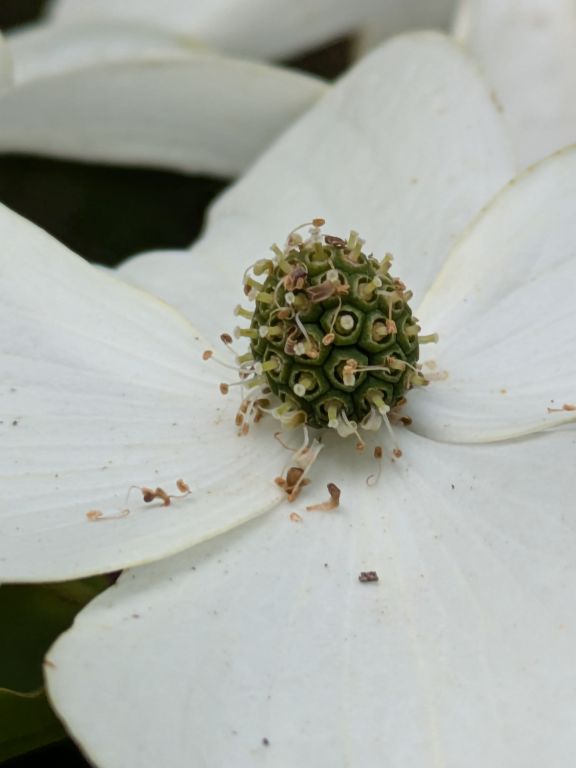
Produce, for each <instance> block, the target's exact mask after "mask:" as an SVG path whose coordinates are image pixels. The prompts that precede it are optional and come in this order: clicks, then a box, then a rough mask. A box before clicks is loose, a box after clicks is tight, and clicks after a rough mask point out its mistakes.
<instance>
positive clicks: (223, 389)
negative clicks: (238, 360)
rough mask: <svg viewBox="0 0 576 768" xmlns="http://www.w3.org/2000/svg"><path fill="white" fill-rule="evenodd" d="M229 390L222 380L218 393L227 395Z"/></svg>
mask: <svg viewBox="0 0 576 768" xmlns="http://www.w3.org/2000/svg"><path fill="white" fill-rule="evenodd" d="M229 391H230V387H229V385H228V384H225V383H224V382H222V384H220V394H221V395H227V394H228V392H229Z"/></svg>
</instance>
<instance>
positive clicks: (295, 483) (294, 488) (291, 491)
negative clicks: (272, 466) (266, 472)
mask: <svg viewBox="0 0 576 768" xmlns="http://www.w3.org/2000/svg"><path fill="white" fill-rule="evenodd" d="M303 475H304V470H303V469H302V467H290V469H289V470H288V471H287V472H286V480H285V481H284V484H283V485H282V484H281V483H279V482H278V479H277V480H276V483H277V485H280V486H281V487H282V488H284V490H285V491H286V494H287V497H288V501H294V499H296V497H297V496H298V494H299V493H300V490H301V489H302V488H303V487H304V486H305V485H308V484H309V482H310V480H308V478H306V477H303Z"/></svg>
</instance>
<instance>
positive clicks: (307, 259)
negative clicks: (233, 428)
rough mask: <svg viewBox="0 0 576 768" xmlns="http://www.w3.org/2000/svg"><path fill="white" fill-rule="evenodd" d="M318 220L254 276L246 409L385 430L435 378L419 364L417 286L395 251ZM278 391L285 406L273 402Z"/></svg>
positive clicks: (261, 263)
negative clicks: (404, 276)
mask: <svg viewBox="0 0 576 768" xmlns="http://www.w3.org/2000/svg"><path fill="white" fill-rule="evenodd" d="M323 225H324V220H323V219H314V221H313V222H311V225H302V226H303V227H305V226H310V229H309V231H308V237H307V238H304V237H303V236H302V235H301V234H299V230H300V229H302V227H298V228H297V229H296V230H293V231H292V232H291V233H290V235H289V236H288V238H287V241H286V245H285V247H284V249H280V248H279V247H278V246H276V245H275V246H273V247H272V252H273V254H274V257H273V258H270V259H260V260H258V261H257V262H256V263H255V264H253V265H252V267H250V268H249V269H248V270H247V271H246V273H245V275H244V293H245V295H246V296H247V297H248V298H249V299H250V300H251V301H253V302H254V304H255V307H254V310H253V311H250V310H247V309H244V308H242V307H237V308H236V314H237V315H240V316H242V317H245V318H247V319H249V320H250V325H249V327H248V328H237V329H236V336H237V337H238V338H239V337H247V338H249V339H250V352H249V353H246V354H245V355H242V356H241V357H240V358H239V362H240V364H241V367H240V377H241V380H242V381H243V386H244V387H245V389H246V390H247V392H248V394H247V395H246V397H245V399H244V401H243V405H242V408H241V413H243V415H244V416H245V415H246V414H247V412H248V410H253V409H255V410H256V411H257V412H258V413H262V412H270V413H272V414H273V415H274V416H276V417H277V418H278V419H279V420H280V421H281V422H283V424H285V425H287V426H296V425H298V424H306V425H308V426H310V427H312V428H316V429H320V428H324V427H328V428H331V429H334V430H336V431H337V432H338V434H339V435H341V436H342V437H346V436H348V435H351V434H356V436H357V437H358V438H359V441H360V443H362V440H361V438H360V436H359V433H358V429H359V427H361V428H363V429H367V430H377V429H379V428H380V426H381V424H382V422H383V421H385V423H386V426H387V427H389V426H390V425H389V421H388V415H389V414H390V412H392V411H394V409H398V408H399V407H400V406H401V405H403V404H404V403H405V401H406V400H405V394H406V392H407V391H408V390H410V389H412V388H413V387H414V386H418V385H425V384H427V383H428V380H427V379H426V378H425V376H424V375H423V373H422V371H421V370H420V367H419V366H418V355H419V345H420V344H421V343H426V342H432V341H436V340H437V337H436V335H435V334H432V335H430V336H420V335H419V333H420V326H419V325H418V321H417V319H416V318H415V317H414V316H413V315H412V310H411V308H410V305H409V303H408V302H409V301H410V299H411V297H412V293H411V291H409V290H407V289H406V286H405V285H404V283H403V282H402V281H401V280H399V279H398V278H396V277H393V276H392V275H391V274H390V267H391V264H392V257H391V256H390V255H388V254H387V255H386V256H384V258H383V259H382V260H380V261H379V260H378V259H377V258H375V257H374V256H373V255H372V254H366V253H365V252H364V250H363V246H364V241H363V240H362V239H361V238H360V237H359V236H358V234H357V233H356V232H351V233H350V235H349V237H348V238H347V239H343V238H340V237H335V236H332V235H326V234H323V233H322V232H321V227H322V226H323ZM271 394H273V395H275V396H276V398H278V400H279V401H280V405H278V406H277V407H275V408H270V407H269V405H270V402H269V397H270V395H271Z"/></svg>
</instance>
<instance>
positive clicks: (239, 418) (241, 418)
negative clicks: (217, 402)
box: [234, 411, 244, 427]
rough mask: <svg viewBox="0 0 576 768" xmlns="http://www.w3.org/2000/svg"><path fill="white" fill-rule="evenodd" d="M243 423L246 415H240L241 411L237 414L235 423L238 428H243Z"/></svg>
mask: <svg viewBox="0 0 576 768" xmlns="http://www.w3.org/2000/svg"><path fill="white" fill-rule="evenodd" d="M243 421H244V415H243V414H242V413H240V411H238V413H237V414H236V418H235V419H234V423H235V424H236V426H237V427H241V426H242V422H243Z"/></svg>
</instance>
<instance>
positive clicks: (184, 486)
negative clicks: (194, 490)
mask: <svg viewBox="0 0 576 768" xmlns="http://www.w3.org/2000/svg"><path fill="white" fill-rule="evenodd" d="M176 487H177V488H178V490H179V491H180V493H190V486H189V485H188V483H185V482H184V480H182V479H180V480H176Z"/></svg>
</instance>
